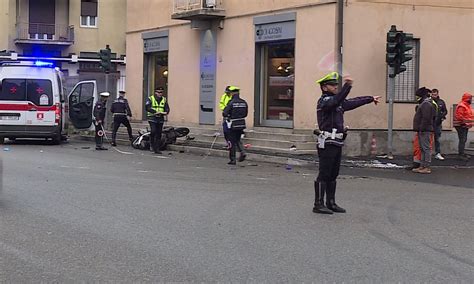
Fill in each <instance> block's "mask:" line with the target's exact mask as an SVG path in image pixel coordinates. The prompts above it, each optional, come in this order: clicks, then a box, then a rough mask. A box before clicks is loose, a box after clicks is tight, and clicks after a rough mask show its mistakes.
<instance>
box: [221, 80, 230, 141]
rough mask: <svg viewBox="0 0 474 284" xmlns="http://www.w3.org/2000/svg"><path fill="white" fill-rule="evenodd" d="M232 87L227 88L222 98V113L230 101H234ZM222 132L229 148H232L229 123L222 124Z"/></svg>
mask: <svg viewBox="0 0 474 284" xmlns="http://www.w3.org/2000/svg"><path fill="white" fill-rule="evenodd" d="M229 88H230V86H227V87H226V88H225V92H224V94H223V95H222V96H221V100H220V101H219V108H220V110H221V111H224V109H225V107H226V106H227V104H228V103H229V102H230V100H231V99H232V94H231V92H230V89H229ZM222 131H223V133H224V139H225V142H226V143H227V148H230V144H229V143H230V142H229V141H230V139H229V133H230V130H229V128H228V127H227V123H226V121H225V120H224V121H223V122H222Z"/></svg>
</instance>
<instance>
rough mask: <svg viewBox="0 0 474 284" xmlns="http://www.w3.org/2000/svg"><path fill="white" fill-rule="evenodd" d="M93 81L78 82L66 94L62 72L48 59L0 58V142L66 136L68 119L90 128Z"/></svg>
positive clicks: (55, 141)
mask: <svg viewBox="0 0 474 284" xmlns="http://www.w3.org/2000/svg"><path fill="white" fill-rule="evenodd" d="M97 100H98V94H97V83H96V81H82V82H79V83H77V84H76V85H75V86H74V88H73V89H72V91H71V93H70V94H69V95H67V96H66V89H65V86H64V75H63V73H62V72H61V71H60V70H59V68H55V67H53V66H52V63H47V62H40V61H36V62H0V143H4V141H5V139H6V138H8V139H9V140H15V139H17V138H46V139H51V141H52V142H53V144H60V143H61V141H63V140H65V139H67V135H68V133H67V130H68V128H69V123H71V124H72V125H73V126H74V127H75V128H76V129H79V130H92V129H93V128H94V127H93V116H92V112H93V107H94V104H95V103H96V102H97Z"/></svg>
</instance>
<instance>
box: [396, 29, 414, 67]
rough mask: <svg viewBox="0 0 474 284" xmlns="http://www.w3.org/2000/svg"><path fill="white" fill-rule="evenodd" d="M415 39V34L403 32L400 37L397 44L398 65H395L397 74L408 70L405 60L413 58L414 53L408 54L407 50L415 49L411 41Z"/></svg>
mask: <svg viewBox="0 0 474 284" xmlns="http://www.w3.org/2000/svg"><path fill="white" fill-rule="evenodd" d="M412 40H413V34H409V33H404V32H401V33H400V34H399V38H398V46H397V57H398V59H397V65H396V66H395V74H400V73H402V72H405V71H406V70H407V67H406V66H405V64H404V63H405V62H407V61H410V60H412V59H413V55H411V54H407V53H406V52H407V51H410V50H412V49H413V44H412V43H410V41H412Z"/></svg>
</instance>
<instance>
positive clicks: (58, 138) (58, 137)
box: [51, 134, 62, 145]
mask: <svg viewBox="0 0 474 284" xmlns="http://www.w3.org/2000/svg"><path fill="white" fill-rule="evenodd" d="M61 140H62V137H61V134H58V135H55V136H54V137H53V138H52V140H51V144H53V145H59V144H61Z"/></svg>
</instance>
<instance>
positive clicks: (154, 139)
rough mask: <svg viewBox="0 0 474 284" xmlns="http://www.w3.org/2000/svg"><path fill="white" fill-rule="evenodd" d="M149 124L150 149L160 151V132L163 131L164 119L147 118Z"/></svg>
mask: <svg viewBox="0 0 474 284" xmlns="http://www.w3.org/2000/svg"><path fill="white" fill-rule="evenodd" d="M148 123H149V124H150V132H151V133H150V145H151V149H152V150H153V151H155V152H159V151H160V147H161V133H162V132H163V125H164V124H165V121H164V120H163V119H153V120H148Z"/></svg>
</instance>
